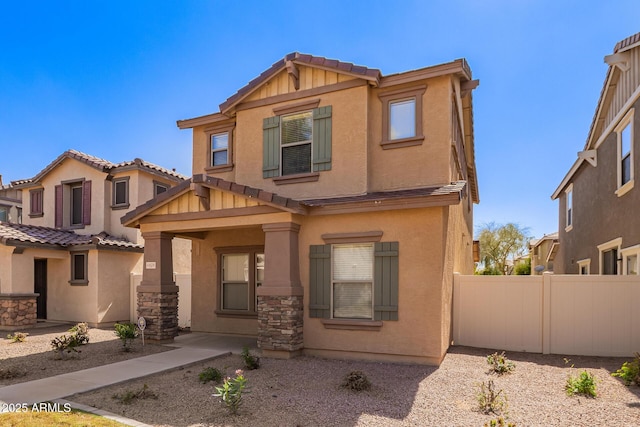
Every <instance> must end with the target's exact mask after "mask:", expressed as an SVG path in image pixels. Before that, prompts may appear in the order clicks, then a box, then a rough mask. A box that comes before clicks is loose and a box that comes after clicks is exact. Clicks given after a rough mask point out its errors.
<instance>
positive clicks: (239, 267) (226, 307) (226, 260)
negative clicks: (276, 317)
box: [218, 248, 264, 315]
mask: <svg viewBox="0 0 640 427" xmlns="http://www.w3.org/2000/svg"><path fill="white" fill-rule="evenodd" d="M224 252H225V253H222V254H221V255H220V273H219V277H220V288H219V290H220V304H219V311H218V313H219V314H220V313H222V314H224V313H227V314H239V315H255V314H256V312H257V308H258V301H257V296H256V288H257V287H259V286H261V285H262V282H263V281H264V250H263V249H251V248H246V249H244V250H242V248H240V249H230V250H228V251H227V250H224Z"/></svg>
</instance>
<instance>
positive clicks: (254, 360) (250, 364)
mask: <svg viewBox="0 0 640 427" xmlns="http://www.w3.org/2000/svg"><path fill="white" fill-rule="evenodd" d="M240 356H242V360H244V366H245V367H246V368H247V369H248V370H250V371H253V370H254V369H258V368H259V367H260V358H259V357H257V356H254V355H252V354H251V352H250V351H249V347H248V346H246V345H245V346H244V347H242V353H240Z"/></svg>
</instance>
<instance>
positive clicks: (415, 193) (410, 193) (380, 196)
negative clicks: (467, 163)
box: [300, 181, 467, 207]
mask: <svg viewBox="0 0 640 427" xmlns="http://www.w3.org/2000/svg"><path fill="white" fill-rule="evenodd" d="M466 184H467V183H466V181H457V182H453V183H451V184H447V185H440V186H434V187H423V188H414V189H409V190H394V191H375V192H372V193H366V194H362V195H359V196H347V197H333V198H327V199H310V200H302V201H301V202H300V203H302V204H303V205H305V206H310V207H319V206H330V205H337V204H343V203H358V202H371V201H378V200H392V199H405V198H414V197H430V196H449V195H452V194H456V193H461V192H462V191H464V189H465V186H466Z"/></svg>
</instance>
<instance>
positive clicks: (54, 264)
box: [0, 150, 190, 329]
mask: <svg viewBox="0 0 640 427" xmlns="http://www.w3.org/2000/svg"><path fill="white" fill-rule="evenodd" d="M184 179H185V177H183V176H182V175H180V174H178V173H176V172H174V171H170V170H167V169H164V168H161V167H159V166H156V165H154V164H151V163H148V162H145V161H142V160H140V159H135V160H133V161H130V162H123V163H118V164H114V163H111V162H109V161H106V160H103V159H99V158H97V157H93V156H90V155H87V154H84V153H80V152H78V151H74V150H69V151H66V152H64V153H63V154H61V155H60V156H59V157H58V158H57V159H55V160H54V161H53V162H52V163H51V164H49V165H48V166H47V167H46V168H44V169H43V170H42V171H41V172H40V173H38V174H37V175H36V176H35V177H33V178H31V179H28V180H23V181H14V182H13V183H12V186H13V188H14V189H19V190H21V191H22V198H23V202H22V204H23V206H24V208H25V212H24V215H23V221H22V224H13V223H0V328H3V329H16V328H20V327H25V326H30V325H33V324H34V323H35V322H36V318H38V319H47V320H56V321H69V322H88V323H89V324H90V325H92V326H96V325H100V324H108V323H112V322H115V321H122V320H129V307H130V298H129V295H130V292H129V283H130V274H131V273H132V272H136V271H137V272H141V271H142V265H141V263H142V253H143V247H144V246H143V240H142V238H141V236H140V233H139V232H138V231H137V230H133V229H131V228H125V227H124V226H123V225H122V224H121V223H120V217H121V216H122V215H123V214H125V213H126V212H128V211H130V210H132V209H133V208H134V207H135V206H138V205H140V204H142V203H144V202H146V201H147V200H149V199H151V198H153V197H154V196H156V195H157V194H160V193H162V192H166V191H167V190H169V189H170V188H171V187H173V186H175V185H177V184H180V183H182V182H183V181H184ZM186 243H189V242H186ZM176 252H177V254H178V264H179V265H187V268H188V266H189V264H190V254H189V253H185V251H184V244H183V245H182V246H181V249H180V250H177V251H176Z"/></svg>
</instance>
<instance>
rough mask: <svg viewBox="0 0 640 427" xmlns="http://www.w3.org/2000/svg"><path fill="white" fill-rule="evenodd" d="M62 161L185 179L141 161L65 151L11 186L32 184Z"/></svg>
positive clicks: (102, 168) (101, 169)
mask: <svg viewBox="0 0 640 427" xmlns="http://www.w3.org/2000/svg"><path fill="white" fill-rule="evenodd" d="M64 159H75V160H78V161H80V162H82V163H85V164H87V165H89V166H91V167H94V168H96V169H98V170H100V171H102V172H105V173H109V172H111V171H112V170H115V169H118V168H123V167H127V166H136V167H141V168H144V169H149V170H151V171H155V172H159V173H160V174H162V175H165V176H166V177H167V178H171V179H174V180H186V179H187V177H186V176H185V175H182V174H180V173H178V172H176V171H175V170H169V169H166V168H163V167H161V166H158V165H156V164H154V163H150V162H147V161H144V160H142V159H139V158H136V159H134V160H130V161H124V162H120V163H113V162H110V161H109V160H105V159H101V158H100V157H96V156H92V155H90V154H86V153H82V152H80V151H77V150H73V149H72V150H67V151H65V152H64V153H62V154H60V155H59V156H58V157H57V158H56V159H55V160H54V161H52V162H51V163H49V164H48V165H47V166H46V167H45V168H44V169H42V170H41V171H40V172H39V173H38V174H37V175H36V176H34V177H33V178H29V179H22V180H16V181H11V185H13V186H20V185H27V184H31V183H34V182H38V181H39V180H40V179H41V178H42V177H43V176H44V175H46V174H47V173H49V172H50V171H51V170H52V169H54V168H55V167H56V166H58V164H60V162H62V161H63V160H64Z"/></svg>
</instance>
